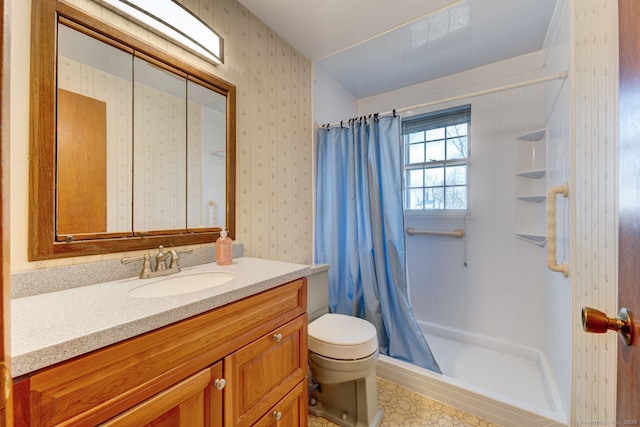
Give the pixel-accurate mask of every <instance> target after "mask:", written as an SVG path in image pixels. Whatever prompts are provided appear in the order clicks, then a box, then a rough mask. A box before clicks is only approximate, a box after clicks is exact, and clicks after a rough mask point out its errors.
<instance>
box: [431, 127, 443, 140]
mask: <svg viewBox="0 0 640 427" xmlns="http://www.w3.org/2000/svg"><path fill="white" fill-rule="evenodd" d="M436 139H444V128H436V129H429V130H428V131H427V141H435V140H436Z"/></svg>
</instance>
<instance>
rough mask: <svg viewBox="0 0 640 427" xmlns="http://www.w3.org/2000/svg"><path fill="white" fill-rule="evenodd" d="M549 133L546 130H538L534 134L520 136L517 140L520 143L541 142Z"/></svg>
mask: <svg viewBox="0 0 640 427" xmlns="http://www.w3.org/2000/svg"><path fill="white" fill-rule="evenodd" d="M546 132H547V130H546V129H538V130H534V131H533V132H529V133H525V134H524V135H520V136H518V137H516V139H518V140H520V141H540V140H541V139H542V138H544V134H545V133H546Z"/></svg>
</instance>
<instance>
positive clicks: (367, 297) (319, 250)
mask: <svg viewBox="0 0 640 427" xmlns="http://www.w3.org/2000/svg"><path fill="white" fill-rule="evenodd" d="M317 136H318V138H317V146H316V230H315V238H316V239H315V240H316V243H315V249H316V262H317V263H326V264H330V266H331V268H330V269H329V308H330V310H331V312H334V313H341V314H348V315H352V316H357V317H361V318H364V319H366V320H368V321H369V322H371V323H373V324H374V325H375V327H376V329H377V331H378V342H379V346H380V352H381V353H383V354H386V355H388V356H391V357H394V358H397V359H401V360H404V361H407V362H411V363H413V364H415V365H418V366H421V367H424V368H427V369H430V370H432V371H436V372H440V368H439V367H438V364H437V362H436V361H435V359H434V358H433V355H432V353H431V350H430V349H429V345H428V344H427V342H426V340H425V339H424V336H423V335H422V332H421V331H420V328H419V327H418V324H417V322H416V320H415V318H414V316H413V313H412V311H411V307H410V305H409V301H408V298H407V293H406V290H407V287H406V271H405V256H404V223H403V206H402V185H401V182H402V172H401V144H400V118H399V117H380V118H378V117H375V118H369V119H364V118H363V119H359V120H352V121H351V122H350V125H349V127H345V128H343V127H332V128H329V129H328V130H327V128H322V129H318V134H317Z"/></svg>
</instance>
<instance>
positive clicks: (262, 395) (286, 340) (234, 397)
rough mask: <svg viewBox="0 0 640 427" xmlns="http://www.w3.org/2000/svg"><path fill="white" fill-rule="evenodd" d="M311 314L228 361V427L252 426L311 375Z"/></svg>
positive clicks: (234, 354)
mask: <svg viewBox="0 0 640 427" xmlns="http://www.w3.org/2000/svg"><path fill="white" fill-rule="evenodd" d="M306 349H307V315H306V313H305V314H303V315H302V316H299V317H297V318H296V319H294V320H292V321H291V322H289V323H287V324H285V325H284V326H282V327H280V328H277V329H275V330H274V331H272V332H271V333H269V334H267V335H265V336H263V337H262V338H259V339H258V340H256V341H254V342H252V343H251V344H248V345H246V346H245V347H243V348H241V349H240V350H238V351H236V352H235V353H233V354H231V355H230V356H228V357H226V358H225V360H224V369H225V378H226V379H227V394H226V396H225V414H226V420H225V421H226V424H225V425H226V426H227V427H231V426H249V425H252V424H253V423H255V422H256V421H257V420H259V419H260V418H261V417H262V416H263V415H264V414H266V413H267V411H269V409H270V408H272V407H273V406H274V405H275V404H276V403H277V402H278V401H280V399H281V398H282V396H284V395H286V394H287V393H288V392H289V391H290V390H292V389H293V388H294V387H295V386H296V385H297V384H299V383H300V382H301V381H302V380H303V379H305V378H306V376H307V352H306Z"/></svg>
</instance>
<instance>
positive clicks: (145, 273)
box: [120, 254, 151, 279]
mask: <svg viewBox="0 0 640 427" xmlns="http://www.w3.org/2000/svg"><path fill="white" fill-rule="evenodd" d="M150 259H151V257H150V256H149V254H144V255H140V256H134V257H124V258H122V259H121V260H120V263H122V264H129V263H130V262H133V261H140V260H144V262H143V263H142V271H141V272H140V278H141V279H146V278H148V277H149V276H150V275H151V262H150Z"/></svg>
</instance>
